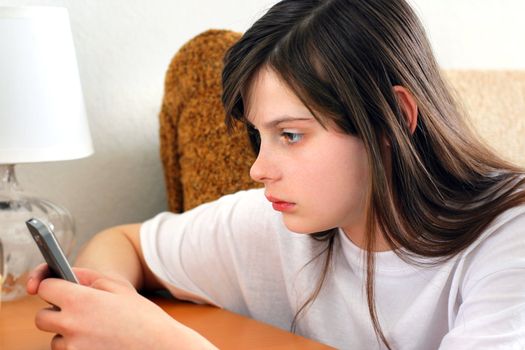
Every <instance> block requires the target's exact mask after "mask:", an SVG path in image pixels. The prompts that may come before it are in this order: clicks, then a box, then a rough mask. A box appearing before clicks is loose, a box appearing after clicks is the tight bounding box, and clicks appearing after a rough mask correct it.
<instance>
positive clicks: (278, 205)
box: [266, 196, 295, 212]
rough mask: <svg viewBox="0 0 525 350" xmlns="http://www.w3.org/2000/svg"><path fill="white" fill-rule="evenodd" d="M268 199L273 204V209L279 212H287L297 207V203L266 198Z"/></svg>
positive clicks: (270, 197)
mask: <svg viewBox="0 0 525 350" xmlns="http://www.w3.org/2000/svg"><path fill="white" fill-rule="evenodd" d="M266 199H268V201H270V202H271V203H272V207H273V209H274V210H277V211H281V212H286V211H290V210H292V209H293V208H294V207H295V203H292V202H287V201H284V200H282V199H279V198H275V197H272V196H266Z"/></svg>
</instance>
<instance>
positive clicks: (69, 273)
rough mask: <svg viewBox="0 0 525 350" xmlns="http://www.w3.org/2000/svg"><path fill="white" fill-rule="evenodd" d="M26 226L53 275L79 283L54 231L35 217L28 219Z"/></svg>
mask: <svg viewBox="0 0 525 350" xmlns="http://www.w3.org/2000/svg"><path fill="white" fill-rule="evenodd" d="M26 226H27V228H28V229H29V232H30V233H31V236H33V239H34V240H35V242H36V244H37V246H38V248H39V249H40V252H41V253H42V255H43V256H44V259H45V260H46V262H47V265H48V266H49V271H50V272H51V277H58V278H62V279H64V280H66V281H70V282H74V283H79V282H78V279H77V277H76V276H75V273H74V272H73V269H72V268H71V265H69V262H68V261H67V259H66V256H65V255H64V252H63V250H62V248H61V247H60V244H59V243H58V241H57V239H56V237H55V235H54V234H53V231H52V230H51V229H50V228H49V227H48V226H47V225H46V224H45V223H43V222H42V221H40V220H38V219H35V218H32V219H29V220H27V221H26Z"/></svg>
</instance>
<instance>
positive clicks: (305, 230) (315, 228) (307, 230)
mask: <svg viewBox="0 0 525 350" xmlns="http://www.w3.org/2000/svg"><path fill="white" fill-rule="evenodd" d="M283 222H284V226H286V228H287V229H288V230H290V231H292V232H295V233H301V234H306V235H308V234H314V233H319V232H323V231H326V230H329V229H331V228H332V227H327V226H324V225H319V223H313V222H311V220H310V222H309V220H304V219H302V218H290V217H287V216H286V215H283Z"/></svg>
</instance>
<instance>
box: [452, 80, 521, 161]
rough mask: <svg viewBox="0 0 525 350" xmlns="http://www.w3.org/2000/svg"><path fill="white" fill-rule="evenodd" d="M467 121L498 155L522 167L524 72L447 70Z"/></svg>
mask: <svg viewBox="0 0 525 350" xmlns="http://www.w3.org/2000/svg"><path fill="white" fill-rule="evenodd" d="M445 74H446V77H447V78H448V79H449V83H450V84H451V85H452V87H453V88H454V89H455V91H456V93H457V96H458V97H459V100H460V102H461V104H462V105H463V107H464V109H465V110H466V111H467V113H468V117H469V121H470V124H471V125H472V126H473V128H474V129H475V130H476V131H477V132H478V134H479V135H480V136H481V138H482V139H484V140H485V141H486V142H487V143H488V144H489V145H490V146H492V148H493V149H495V150H496V152H497V153H498V154H500V155H501V156H503V157H504V158H505V159H507V160H510V161H512V162H513V163H516V164H518V165H520V166H522V167H525V71H495V70H493V71H447V72H445Z"/></svg>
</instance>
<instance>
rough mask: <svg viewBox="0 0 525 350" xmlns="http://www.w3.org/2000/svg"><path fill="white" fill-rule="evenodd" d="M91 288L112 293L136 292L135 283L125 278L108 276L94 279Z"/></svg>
mask: <svg viewBox="0 0 525 350" xmlns="http://www.w3.org/2000/svg"><path fill="white" fill-rule="evenodd" d="M90 287H91V288H95V289H98V290H103V291H106V292H110V293H117V294H120V293H122V294H125V293H136V289H135V288H134V287H133V285H132V284H131V283H130V282H128V281H125V280H120V279H118V280H117V279H112V278H107V277H102V278H99V279H97V280H95V281H93V282H92V283H91V285H90Z"/></svg>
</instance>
